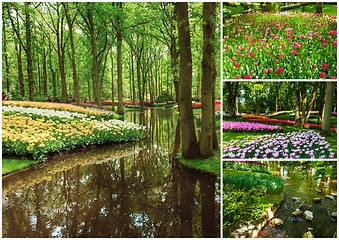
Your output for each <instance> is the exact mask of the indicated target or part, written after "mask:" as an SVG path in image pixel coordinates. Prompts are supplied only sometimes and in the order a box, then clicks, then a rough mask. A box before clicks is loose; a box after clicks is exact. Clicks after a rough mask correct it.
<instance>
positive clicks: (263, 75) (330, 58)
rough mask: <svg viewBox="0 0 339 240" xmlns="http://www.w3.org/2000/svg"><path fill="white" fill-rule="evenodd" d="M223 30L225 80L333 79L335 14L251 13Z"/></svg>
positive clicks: (335, 34) (335, 56)
mask: <svg viewBox="0 0 339 240" xmlns="http://www.w3.org/2000/svg"><path fill="white" fill-rule="evenodd" d="M224 34H225V36H224V39H223V78H224V79H252V78H253V79H320V78H322V79H336V78H337V17H336V16H331V15H326V14H324V15H323V16H321V15H317V14H311V13H302V12H280V13H268V12H266V13H249V14H246V15H243V16H240V17H238V18H235V19H232V20H230V21H229V22H227V23H225V25H224Z"/></svg>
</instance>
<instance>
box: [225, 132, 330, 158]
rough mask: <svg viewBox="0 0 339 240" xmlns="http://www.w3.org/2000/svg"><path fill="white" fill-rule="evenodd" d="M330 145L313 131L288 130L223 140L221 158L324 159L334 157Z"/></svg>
mask: <svg viewBox="0 0 339 240" xmlns="http://www.w3.org/2000/svg"><path fill="white" fill-rule="evenodd" d="M329 147H330V145H329V144H328V143H327V142H326V141H325V138H324V137H321V136H320V134H319V133H316V132H314V131H308V132H302V131H299V132H288V133H277V134H273V135H264V136H260V137H257V136H256V137H255V138H254V139H251V140H250V137H247V138H244V139H243V140H242V141H241V140H237V141H233V140H232V141H231V142H224V143H223V148H224V155H223V158H240V159H250V158H252V159H257V158H265V159H277V158H282V159H305V158H311V159H324V158H334V155H335V153H334V152H333V151H332V149H330V148H329Z"/></svg>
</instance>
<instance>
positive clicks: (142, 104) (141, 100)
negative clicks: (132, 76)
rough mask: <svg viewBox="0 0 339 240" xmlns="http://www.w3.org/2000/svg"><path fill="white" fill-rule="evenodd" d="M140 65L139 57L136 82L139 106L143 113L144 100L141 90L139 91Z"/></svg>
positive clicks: (138, 59)
mask: <svg viewBox="0 0 339 240" xmlns="http://www.w3.org/2000/svg"><path fill="white" fill-rule="evenodd" d="M140 65H141V63H140V57H138V58H137V81H138V90H139V105H140V107H141V111H144V98H143V89H141V72H140V71H141V69H140V68H141V66H140Z"/></svg>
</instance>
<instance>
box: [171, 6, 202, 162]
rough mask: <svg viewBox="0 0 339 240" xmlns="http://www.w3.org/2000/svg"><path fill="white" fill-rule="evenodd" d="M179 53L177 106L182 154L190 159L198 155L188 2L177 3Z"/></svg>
mask: <svg viewBox="0 0 339 240" xmlns="http://www.w3.org/2000/svg"><path fill="white" fill-rule="evenodd" d="M177 10H178V12H177V16H178V19H177V22H178V37H179V41H178V42H179V53H180V72H179V83H180V84H179V96H180V97H179V106H180V116H181V133H182V134H181V135H182V155H183V157H184V158H186V159H191V158H194V157H197V156H199V155H200V152H199V145H198V143H197V138H196V134H195V127H194V117H193V109H192V55H191V39H190V32H189V22H188V3H187V2H186V3H185V2H178V3H177Z"/></svg>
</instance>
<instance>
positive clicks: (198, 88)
mask: <svg viewBox="0 0 339 240" xmlns="http://www.w3.org/2000/svg"><path fill="white" fill-rule="evenodd" d="M197 82H198V86H197V99H199V101H200V90H201V87H200V82H201V79H200V71H198V79H197Z"/></svg>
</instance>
